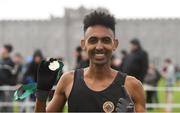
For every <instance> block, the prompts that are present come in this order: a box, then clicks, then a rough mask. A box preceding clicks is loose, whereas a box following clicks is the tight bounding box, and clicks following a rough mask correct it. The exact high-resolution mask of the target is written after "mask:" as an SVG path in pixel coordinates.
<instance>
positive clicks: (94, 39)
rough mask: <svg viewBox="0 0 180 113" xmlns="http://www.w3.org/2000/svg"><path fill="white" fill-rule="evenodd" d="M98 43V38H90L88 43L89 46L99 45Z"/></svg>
mask: <svg viewBox="0 0 180 113" xmlns="http://www.w3.org/2000/svg"><path fill="white" fill-rule="evenodd" d="M97 42H98V39H97V38H96V37H90V38H89V39H88V43H89V44H95V43H97Z"/></svg>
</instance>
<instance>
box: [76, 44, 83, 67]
mask: <svg viewBox="0 0 180 113" xmlns="http://www.w3.org/2000/svg"><path fill="white" fill-rule="evenodd" d="M75 57H76V64H75V69H78V68H79V67H80V62H81V61H82V48H81V46H78V47H76V51H75Z"/></svg>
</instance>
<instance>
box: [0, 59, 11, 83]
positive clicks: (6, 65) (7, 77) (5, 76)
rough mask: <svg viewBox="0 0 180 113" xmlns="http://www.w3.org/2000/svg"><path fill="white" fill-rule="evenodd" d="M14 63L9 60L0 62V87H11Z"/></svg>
mask: <svg viewBox="0 0 180 113" xmlns="http://www.w3.org/2000/svg"><path fill="white" fill-rule="evenodd" d="M13 68H14V63H13V61H12V60H11V58H9V57H8V58H5V59H2V60H0V85H11V84H12V83H11V82H12V80H11V79H12V77H13Z"/></svg>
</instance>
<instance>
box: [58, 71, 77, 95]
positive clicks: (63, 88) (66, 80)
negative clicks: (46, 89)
mask: <svg viewBox="0 0 180 113" xmlns="http://www.w3.org/2000/svg"><path fill="white" fill-rule="evenodd" d="M73 82H74V71H68V72H65V73H64V74H63V75H62V76H61V78H60V80H59V81H58V84H57V88H56V90H57V92H59V93H63V94H65V96H66V98H68V96H69V94H70V91H71V89H72V85H73Z"/></svg>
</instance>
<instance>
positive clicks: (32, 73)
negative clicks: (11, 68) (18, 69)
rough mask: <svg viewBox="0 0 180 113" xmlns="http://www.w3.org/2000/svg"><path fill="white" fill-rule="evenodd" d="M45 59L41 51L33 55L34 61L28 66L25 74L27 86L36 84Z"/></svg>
mask: <svg viewBox="0 0 180 113" xmlns="http://www.w3.org/2000/svg"><path fill="white" fill-rule="evenodd" d="M43 59H44V57H43V54H42V52H41V51H40V50H36V51H35V52H34V54H33V59H32V61H31V62H30V63H29V64H28V67H27V71H26V72H25V74H24V77H23V79H24V80H23V83H25V84H27V83H32V82H36V80H37V70H38V66H39V64H40V63H41V60H43Z"/></svg>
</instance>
